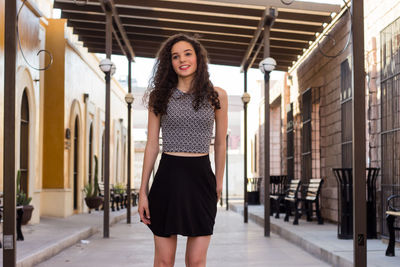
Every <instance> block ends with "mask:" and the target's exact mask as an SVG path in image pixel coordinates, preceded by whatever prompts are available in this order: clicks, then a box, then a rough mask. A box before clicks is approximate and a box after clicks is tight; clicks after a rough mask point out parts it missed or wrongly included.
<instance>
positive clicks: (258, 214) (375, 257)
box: [230, 202, 400, 267]
mask: <svg viewBox="0 0 400 267" xmlns="http://www.w3.org/2000/svg"><path fill="white" fill-rule="evenodd" d="M230 209H231V210H234V211H236V212H238V213H240V214H243V202H242V203H237V202H236V203H231V204H230ZM283 218H284V214H281V216H280V219H275V218H274V217H270V222H271V231H272V232H274V233H277V234H279V236H280V237H282V238H284V239H286V240H288V241H290V242H291V243H292V244H295V245H297V246H299V247H301V248H303V249H304V250H306V251H308V252H309V253H311V254H313V255H315V256H316V257H318V258H320V259H322V260H324V261H325V262H328V263H330V265H332V266H340V267H350V266H353V240H341V239H338V238H337V225H336V224H332V223H329V222H325V223H324V224H323V225H319V224H317V222H316V220H314V221H312V222H307V221H306V220H303V219H300V220H299V225H293V217H291V218H290V222H289V223H288V222H284V221H283ZM249 220H251V221H254V222H256V223H257V224H258V225H260V226H262V227H263V226H264V206H261V205H257V206H249ZM386 248H387V243H386V244H385V243H383V242H382V240H381V239H368V240H367V263H368V266H369V267H371V266H373V267H383V266H384V267H398V266H400V249H399V248H397V249H396V251H395V254H396V256H395V257H386V256H385V251H386Z"/></svg>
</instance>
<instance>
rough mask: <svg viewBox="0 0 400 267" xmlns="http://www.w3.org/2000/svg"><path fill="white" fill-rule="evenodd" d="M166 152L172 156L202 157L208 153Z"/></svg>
mask: <svg viewBox="0 0 400 267" xmlns="http://www.w3.org/2000/svg"><path fill="white" fill-rule="evenodd" d="M164 153H165V154H168V155H172V156H182V157H200V156H205V155H208V153H192V152H164Z"/></svg>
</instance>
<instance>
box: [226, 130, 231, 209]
mask: <svg viewBox="0 0 400 267" xmlns="http://www.w3.org/2000/svg"><path fill="white" fill-rule="evenodd" d="M230 135H231V129H228V132H227V134H226V155H225V157H226V160H225V177H226V179H225V186H226V190H225V195H226V197H225V201H226V210H228V209H229V192H228V191H229V182H228V181H229V180H228V174H229V170H228V167H229V164H228V158H229V156H228V150H229V136H230Z"/></svg>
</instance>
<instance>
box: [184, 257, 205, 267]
mask: <svg viewBox="0 0 400 267" xmlns="http://www.w3.org/2000/svg"><path fill="white" fill-rule="evenodd" d="M204 266H206V257H203V256H201V255H190V256H188V257H187V258H186V267H204Z"/></svg>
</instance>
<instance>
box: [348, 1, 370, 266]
mask: <svg viewBox="0 0 400 267" xmlns="http://www.w3.org/2000/svg"><path fill="white" fill-rule="evenodd" d="M363 2H364V1H363V0H353V1H352V4H351V9H352V21H351V24H352V34H353V35H352V36H353V40H352V41H353V42H352V43H353V68H352V70H353V79H352V80H353V103H352V109H353V112H352V116H353V125H352V126H353V214H354V217H353V229H354V234H353V247H354V266H355V267H361V266H362V267H364V266H367V238H366V234H367V212H366V192H365V191H366V177H365V175H366V174H365V166H366V163H365V142H366V141H365V71H364V3H363Z"/></svg>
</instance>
